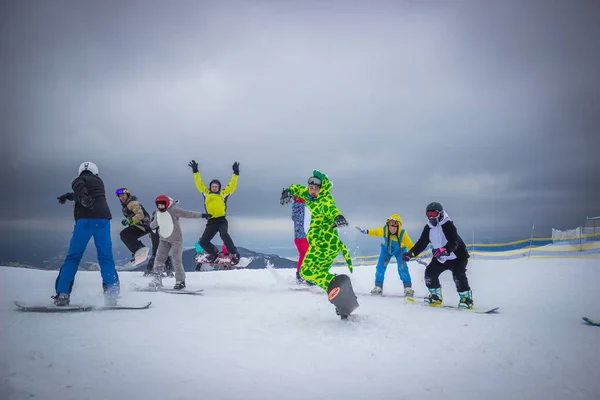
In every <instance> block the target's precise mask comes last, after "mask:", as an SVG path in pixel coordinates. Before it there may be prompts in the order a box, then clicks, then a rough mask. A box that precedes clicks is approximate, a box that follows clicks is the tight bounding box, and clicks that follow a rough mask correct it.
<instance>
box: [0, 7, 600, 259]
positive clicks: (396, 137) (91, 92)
mask: <svg viewBox="0 0 600 400" xmlns="http://www.w3.org/2000/svg"><path fill="white" fill-rule="evenodd" d="M1 7H2V10H1V11H0V29H1V30H0V61H1V65H2V73H1V74H0V88H1V92H2V96H1V98H0V130H1V132H2V137H3V138H5V139H3V142H4V143H3V145H2V146H1V149H2V150H0V151H1V154H0V155H2V156H3V159H2V161H1V163H2V165H1V166H0V167H1V170H2V171H3V173H2V174H1V177H0V187H2V194H1V196H2V198H1V200H2V203H3V207H1V208H0V220H1V221H0V225H1V226H2V229H3V230H4V231H7V230H10V231H11V232H12V235H27V234H29V233H31V232H32V231H38V232H39V231H47V232H67V233H68V232H70V229H71V227H72V223H73V220H72V206H71V205H64V206H61V205H59V204H58V203H57V201H56V197H57V196H58V195H60V194H62V193H65V192H67V191H69V190H70V184H71V181H72V180H73V179H74V178H75V176H76V174H77V169H78V166H79V164H80V163H81V162H83V161H93V162H95V163H96V164H97V165H98V166H99V169H100V176H101V177H102V178H103V179H104V182H105V184H106V187H107V192H108V199H109V204H110V206H111V209H112V212H113V215H114V216H115V221H114V222H115V223H114V224H113V228H114V229H115V230H118V229H120V228H121V227H120V224H118V221H120V219H121V216H120V206H119V203H118V201H117V198H116V197H115V196H114V190H115V189H116V188H117V187H121V186H126V187H128V188H129V189H130V190H131V191H132V192H134V193H136V194H137V195H138V196H139V197H140V198H141V200H142V201H143V203H144V204H145V205H146V207H148V208H150V209H153V199H154V197H155V196H156V195H158V194H159V193H166V194H168V195H170V196H172V197H174V198H177V199H179V200H180V206H181V207H183V208H186V209H191V210H201V209H202V208H203V206H202V197H201V195H200V194H199V193H198V192H197V190H196V189H195V186H194V182H193V177H192V173H191V170H190V168H189V167H188V166H187V163H188V162H189V160H191V159H195V160H197V161H198V162H199V164H200V169H201V172H202V174H203V176H204V177H205V178H206V180H207V181H208V180H210V179H211V178H219V179H220V180H221V181H223V183H226V182H227V180H228V179H229V177H230V176H231V164H232V163H233V162H234V161H236V160H237V161H239V162H240V170H241V174H240V181H239V186H238V190H237V192H236V193H235V194H234V195H233V196H232V197H231V200H230V202H229V210H228V211H229V220H230V230H231V233H232V235H233V238H234V240H235V241H236V242H238V244H242V245H250V246H252V245H257V243H258V242H261V243H263V244H261V246H262V245H264V243H269V244H271V245H273V246H274V247H277V246H293V241H292V240H293V239H292V234H293V227H292V223H291V220H290V206H284V207H282V206H281V205H280V204H279V196H280V193H281V189H282V188H283V187H285V186H287V185H289V184H291V183H305V182H306V180H307V179H308V177H309V176H310V175H311V171H312V169H314V168H317V169H320V170H322V171H323V172H325V173H327V174H328V175H329V176H330V177H331V179H332V181H333V182H334V189H333V194H334V196H335V198H336V200H337V203H338V206H339V207H340V209H341V210H342V212H343V213H344V215H346V217H347V218H348V220H349V221H350V223H351V224H359V225H363V226H367V227H368V226H377V225H380V224H381V223H382V222H383V221H384V220H385V217H386V216H387V215H389V214H391V213H396V212H397V213H399V214H400V215H401V216H402V217H403V218H404V220H405V227H406V228H407V229H408V231H409V233H410V234H411V236H413V238H414V239H416V237H418V235H419V233H420V230H421V228H422V227H423V225H424V223H425V222H426V219H425V215H424V210H425V206H426V204H427V203H429V202H431V201H439V202H441V203H442V204H443V205H444V206H445V208H446V209H447V211H448V213H449V214H450V215H451V216H452V218H453V219H454V220H455V222H456V224H457V226H458V229H459V233H461V234H462V235H463V236H464V237H465V239H466V240H469V241H470V240H471V237H472V234H473V231H474V232H475V236H476V239H480V240H481V241H483V240H507V239H513V240H516V239H521V238H525V237H528V235H529V234H530V231H531V227H532V224H534V223H535V225H536V230H538V232H539V234H538V235H537V236H541V235H549V234H550V228H558V229H568V228H574V227H577V226H580V225H581V224H582V223H583V220H584V219H585V217H586V216H592V215H600V204H599V202H598V193H599V190H598V177H599V171H600V158H599V157H598V155H599V149H600V134H599V130H600V74H599V72H598V71H600V24H599V23H598V15H600V3H599V2H598V1H593V0H592V1H587V2H585V1H551V0H544V1H514V2H513V1H496V2H480V1H452V2H445V1H443V2H439V1H435V2H434V1H419V2H415V1H411V2H400V1H386V2H383V1H381V2H378V1H372V2H364V1H310V0H307V1H301V2H298V1H294V2H292V1H244V2H242V1H239V2H230V1H226V0H219V1H214V2H212V1H211V2H208V1H200V0H198V1H189V2H186V1H176V2H164V1H126V2H123V1H102V2H91V1H59V0H54V1H27V2H21V1H9V2H3V3H2V6H1ZM203 226H204V224H203V223H200V224H199V223H198V222H197V221H192V222H191V223H189V224H186V228H187V229H186V232H187V233H186V234H187V235H188V236H187V238H186V239H188V241H189V240H194V239H195V238H197V237H198V236H199V235H200V234H201V233H202V229H203ZM348 234H349V233H348ZM476 241H477V240H476ZM376 251H377V250H376V249H375V250H374V252H376Z"/></svg>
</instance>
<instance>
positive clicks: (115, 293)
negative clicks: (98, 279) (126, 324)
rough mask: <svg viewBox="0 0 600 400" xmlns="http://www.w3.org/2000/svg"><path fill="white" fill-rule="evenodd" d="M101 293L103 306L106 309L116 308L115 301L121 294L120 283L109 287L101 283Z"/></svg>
mask: <svg viewBox="0 0 600 400" xmlns="http://www.w3.org/2000/svg"><path fill="white" fill-rule="evenodd" d="M102 291H103V292H104V305H106V306H108V307H111V306H116V305H117V299H118V298H119V293H120V292H121V285H120V283H119V282H117V283H115V284H114V285H112V286H110V287H109V286H108V285H107V284H105V283H103V284H102Z"/></svg>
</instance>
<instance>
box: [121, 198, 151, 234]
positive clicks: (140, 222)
mask: <svg viewBox="0 0 600 400" xmlns="http://www.w3.org/2000/svg"><path fill="white" fill-rule="evenodd" d="M121 207H122V208H123V209H122V212H123V216H124V217H125V218H131V219H133V220H134V225H133V226H135V227H136V228H139V229H141V230H143V231H146V230H147V228H148V226H149V224H150V215H149V214H148V212H147V211H146V209H145V208H144V206H142V204H141V203H140V202H139V201H138V199H137V197H136V196H134V195H132V194H130V195H129V196H128V197H127V200H125V202H124V203H123V202H121Z"/></svg>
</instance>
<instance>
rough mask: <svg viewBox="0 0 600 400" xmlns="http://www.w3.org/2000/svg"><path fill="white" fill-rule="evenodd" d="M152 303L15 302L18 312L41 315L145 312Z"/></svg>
mask: <svg viewBox="0 0 600 400" xmlns="http://www.w3.org/2000/svg"><path fill="white" fill-rule="evenodd" d="M150 304H152V302H151V301H149V302H147V303H146V304H143V305H141V306H126V305H116V306H92V305H68V306H56V305H24V304H21V303H19V302H18V301H15V305H16V306H17V311H26V312H41V313H60V312H82V311H104V310H144V309H146V308H148V307H150Z"/></svg>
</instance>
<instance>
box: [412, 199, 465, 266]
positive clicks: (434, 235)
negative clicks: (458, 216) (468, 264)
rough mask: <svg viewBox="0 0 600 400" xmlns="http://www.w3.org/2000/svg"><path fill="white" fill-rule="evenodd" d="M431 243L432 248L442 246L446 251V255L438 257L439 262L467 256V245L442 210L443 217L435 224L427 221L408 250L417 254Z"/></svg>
mask: <svg viewBox="0 0 600 400" xmlns="http://www.w3.org/2000/svg"><path fill="white" fill-rule="evenodd" d="M429 243H431V247H432V248H433V249H440V248H442V247H444V248H445V249H446V250H447V251H448V255H447V256H442V257H438V261H439V262H440V263H442V264H443V263H445V262H446V260H455V259H457V258H469V252H468V251H467V246H466V245H465V242H463V240H462V238H461V237H460V236H459V235H458V232H457V230H456V226H454V222H452V219H451V218H450V216H449V215H448V213H447V212H446V211H445V210H444V217H443V218H442V220H441V221H439V222H438V224H437V225H436V226H433V225H431V223H429V222H427V225H425V227H424V228H423V232H421V237H419V240H417V243H415V245H414V247H413V248H412V249H411V250H410V251H411V252H412V253H413V255H414V256H415V257H416V256H418V255H419V254H420V253H421V252H422V251H423V250H425V248H426V247H427V245H428V244H429Z"/></svg>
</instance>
